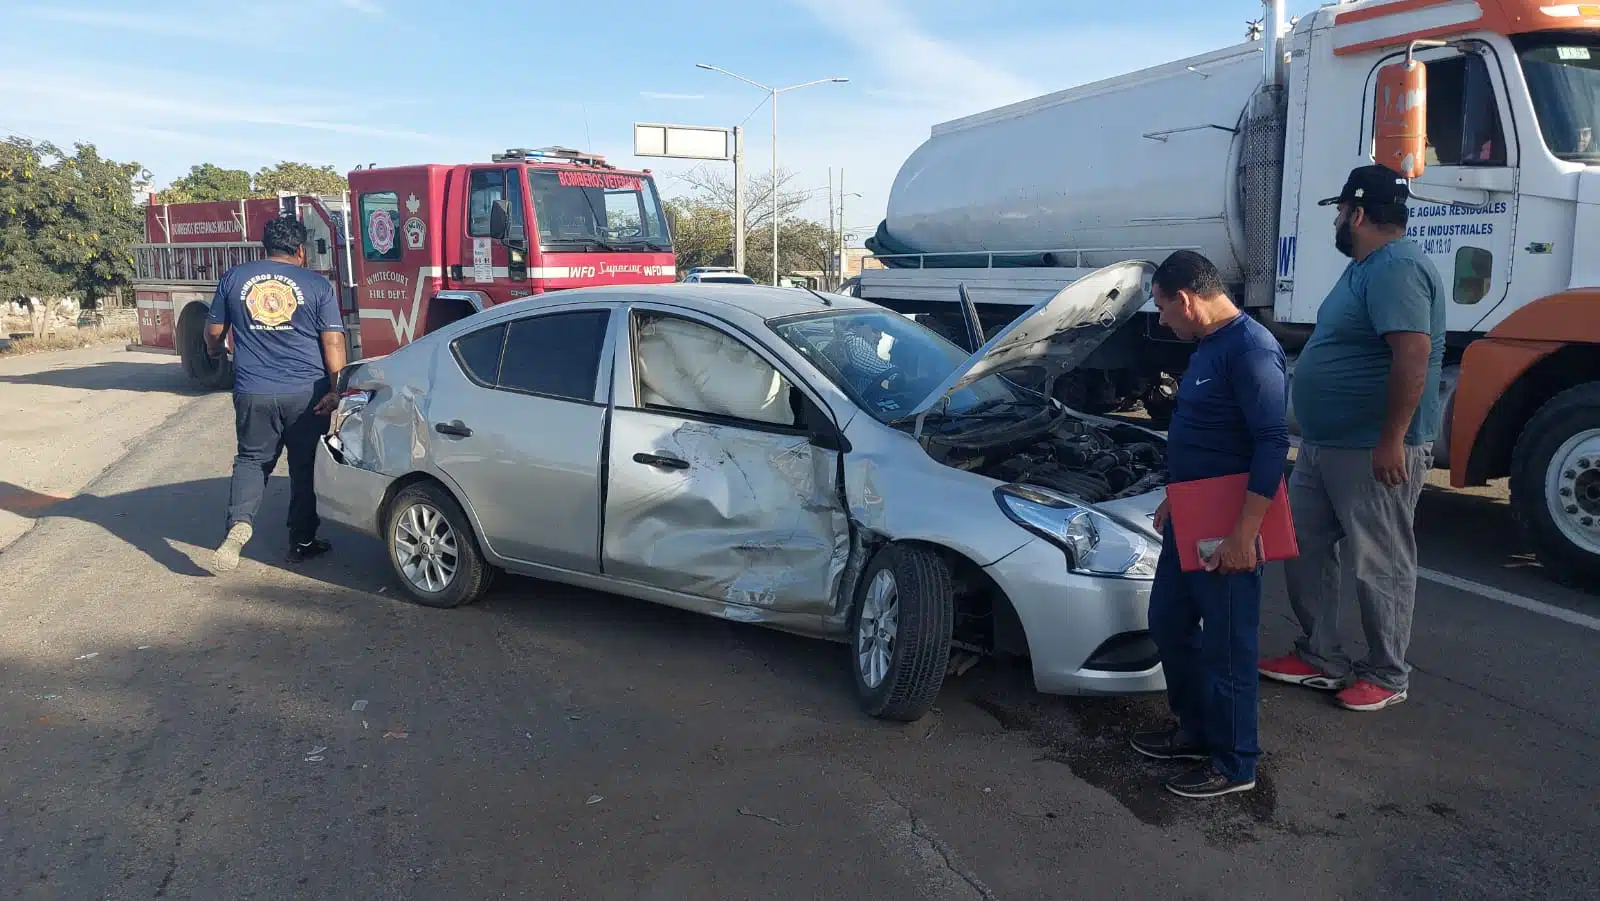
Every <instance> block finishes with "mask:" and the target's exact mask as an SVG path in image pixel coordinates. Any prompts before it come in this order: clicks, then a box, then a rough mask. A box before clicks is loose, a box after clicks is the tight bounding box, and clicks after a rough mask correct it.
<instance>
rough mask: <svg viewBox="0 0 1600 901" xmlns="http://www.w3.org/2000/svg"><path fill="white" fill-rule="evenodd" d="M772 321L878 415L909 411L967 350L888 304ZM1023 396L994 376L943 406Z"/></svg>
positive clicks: (963, 407)
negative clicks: (882, 308) (885, 308)
mask: <svg viewBox="0 0 1600 901" xmlns="http://www.w3.org/2000/svg"><path fill="white" fill-rule="evenodd" d="M772 328H773V331H775V332H777V334H778V337H780V338H782V339H783V340H784V341H786V342H788V343H789V344H790V345H791V346H793V347H794V348H795V349H796V350H798V351H799V352H800V353H802V354H804V355H805V357H806V359H808V360H810V361H811V362H812V363H813V364H815V365H816V367H817V368H818V369H820V370H822V372H823V373H824V374H825V375H827V376H828V378H829V379H830V380H832V381H833V383H834V384H836V385H838V386H839V388H840V389H841V390H842V391H844V393H845V394H847V395H849V397H850V399H851V400H854V401H855V402H856V403H857V404H858V405H859V406H860V407H861V408H862V409H864V410H866V411H867V412H868V413H870V414H872V416H873V418H875V419H877V420H878V421H880V422H893V421H895V420H897V419H903V418H905V417H906V416H907V415H909V414H910V412H911V410H912V409H914V408H915V407H916V406H917V405H918V404H919V403H921V402H922V401H923V399H924V398H926V397H927V396H928V395H929V394H930V393H932V392H933V390H934V389H935V388H938V387H939V385H940V383H942V382H943V381H944V380H945V379H946V378H948V377H949V376H950V373H952V372H954V371H955V369H956V367H958V366H960V365H962V364H963V363H965V362H966V361H967V359H968V358H969V356H970V355H969V354H968V353H967V352H966V351H964V350H962V349H961V348H960V347H957V346H956V345H954V344H952V343H950V342H949V341H946V340H945V339H944V338H941V337H940V336H939V335H937V334H935V333H934V332H932V331H929V330H928V329H927V328H925V327H924V326H922V325H919V324H918V323H916V322H913V321H912V320H910V319H907V318H906V317H904V316H901V315H899V314H898V313H894V312H891V311H889V310H874V309H856V310H841V311H839V312H837V313H822V314H816V315H809V314H808V315H805V316H800V317H790V318H786V319H781V320H776V321H774V322H773V323H772ZM1019 399H1020V395H1019V394H1018V393H1017V392H1016V391H1015V389H1014V388H1013V386H1012V385H1011V383H1010V382H1007V381H1006V380H1005V379H1003V378H1000V377H999V376H989V377H986V378H982V379H979V380H978V381H976V382H974V383H973V384H971V385H969V386H967V387H966V388H963V389H961V390H960V391H957V392H955V393H954V394H952V395H951V396H950V403H949V404H948V406H945V407H941V408H940V410H941V411H942V412H944V413H951V414H958V413H963V412H971V411H975V410H977V409H980V408H989V407H995V406H999V405H1001V404H1005V403H1014V402H1017V401H1018V400H1019Z"/></svg>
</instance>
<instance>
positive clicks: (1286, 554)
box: [1167, 472, 1300, 572]
mask: <svg viewBox="0 0 1600 901" xmlns="http://www.w3.org/2000/svg"><path fill="white" fill-rule="evenodd" d="M1249 481H1250V474H1249V473H1243V472H1241V473H1239V474H1237V475H1231V476H1218V477H1217V478H1214V479H1195V480H1193V481H1189V482H1173V483H1172V484H1170V485H1168V486H1167V511H1168V513H1169V515H1170V516H1171V517H1172V534H1173V537H1175V538H1176V539H1177V542H1178V561H1179V564H1180V566H1181V568H1182V569H1183V571H1184V572H1194V571H1196V570H1200V569H1205V562H1204V561H1203V560H1201V558H1200V542H1202V541H1206V540H1208V539H1209V540H1213V541H1218V540H1221V539H1223V538H1226V537H1227V536H1229V535H1231V534H1233V527H1234V525H1235V524H1236V523H1238V521H1239V511H1240V510H1242V509H1244V495H1245V492H1246V491H1248V490H1249V488H1248V484H1249ZM1257 549H1258V550H1259V551H1260V552H1261V558H1262V562H1266V563H1270V562H1271V561H1274V560H1287V559H1289V558H1291V557H1297V556H1299V555H1300V544H1299V542H1297V541H1296V540H1295V535H1294V517H1293V516H1292V515H1290V512H1289V487H1288V484H1287V482H1286V481H1284V480H1279V482H1278V493H1277V494H1276V495H1274V496H1273V498H1272V503H1271V505H1269V506H1268V507H1267V515H1266V516H1265V517H1264V518H1263V519H1262V520H1261V532H1260V533H1259V545H1258V548H1257Z"/></svg>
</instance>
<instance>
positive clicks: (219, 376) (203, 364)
mask: <svg viewBox="0 0 1600 901" xmlns="http://www.w3.org/2000/svg"><path fill="white" fill-rule="evenodd" d="M178 334H179V335H180V336H181V341H180V345H179V354H180V358H181V359H182V360H183V370H184V371H185V372H187V373H188V374H189V378H192V379H194V380H195V381H196V382H199V383H200V387H202V388H205V389H206V390H208V391H225V390H227V389H229V388H232V387H233V361H232V360H230V359H229V358H228V355H227V354H226V353H224V354H223V355H222V356H221V357H220V358H217V359H212V358H211V356H210V355H209V354H207V353H206V316H205V310H204V308H203V307H197V306H191V307H190V308H189V309H188V310H187V311H186V312H185V313H184V315H183V322H182V323H181V325H180V326H179V328H178Z"/></svg>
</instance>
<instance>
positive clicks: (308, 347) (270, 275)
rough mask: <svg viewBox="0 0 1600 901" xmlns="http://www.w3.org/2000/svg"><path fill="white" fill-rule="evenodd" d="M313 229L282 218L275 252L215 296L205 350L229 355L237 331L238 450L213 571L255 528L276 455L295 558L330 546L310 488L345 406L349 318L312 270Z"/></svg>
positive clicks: (244, 268) (272, 246) (229, 561)
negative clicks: (285, 481) (342, 385)
mask: <svg viewBox="0 0 1600 901" xmlns="http://www.w3.org/2000/svg"><path fill="white" fill-rule="evenodd" d="M305 242H306V227H305V226H304V225H303V224H301V223H300V221H299V220H297V219H293V218H289V217H280V218H277V219H273V220H272V221H270V222H268V223H267V224H266V226H265V228H263V229H262V234H261V243H262V245H263V246H264V248H265V249H266V252H267V258H266V259H265V260H260V261H258V262H254V263H245V264H243V265H240V266H235V267H233V268H232V269H229V270H228V271H227V272H225V273H223V275H222V279H221V281H219V282H218V283H217V292H216V295H215V296H214V297H212V299H211V313H210V316H209V317H208V320H207V325H206V348H207V350H208V351H209V352H210V353H211V354H212V356H221V354H222V351H223V339H224V336H226V335H227V333H228V332H229V331H230V330H231V331H232V332H233V368H234V378H233V422H234V431H235V433H236V435H237V437H238V443H239V449H238V454H237V455H236V456H235V457H234V459H233V483H232V486H231V489H230V492H229V498H228V526H227V528H228V534H227V537H226V538H225V539H224V540H223V542H222V544H221V545H220V546H219V547H218V548H217V550H216V554H215V556H214V558H213V561H212V568H213V570H215V571H217V572H228V571H231V570H233V569H234V568H236V567H237V566H238V565H239V554H240V552H241V551H242V550H243V549H244V546H245V544H246V543H247V542H249V540H250V538H251V536H252V535H253V534H254V532H255V516H256V511H257V510H258V509H259V508H260V507H261V497H262V495H263V494H264V493H265V492H266V486H267V479H268V477H270V476H271V475H272V470H273V469H275V468H276V467H277V465H278V456H279V454H281V453H283V451H284V450H285V449H287V450H288V452H289V559H290V560H291V561H294V562H298V561H300V560H304V559H306V558H309V557H314V556H316V555H318V554H321V553H324V552H326V551H327V550H328V542H327V541H324V540H322V539H320V538H318V537H317V528H318V526H319V525H320V521H319V520H318V517H317V500H316V495H315V494H314V493H313V490H312V483H311V480H312V473H313V466H314V462H315V452H316V446H317V439H318V438H319V436H321V435H322V434H323V433H324V432H326V431H327V428H328V414H329V413H331V412H332V411H333V408H334V406H335V405H336V404H337V403H338V396H337V395H335V394H334V393H333V390H332V385H333V380H334V379H335V378H337V377H338V374H339V370H340V369H343V368H344V364H345V346H344V322H343V320H342V318H341V317H340V314H339V301H338V298H336V297H335V296H334V293H333V286H332V285H330V284H329V283H328V280H327V279H325V278H323V277H322V276H320V275H318V274H317V273H315V272H312V271H311V270H310V269H307V268H305V259H306V254H305Z"/></svg>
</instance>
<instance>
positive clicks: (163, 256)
mask: <svg viewBox="0 0 1600 901" xmlns="http://www.w3.org/2000/svg"><path fill="white" fill-rule="evenodd" d="M266 255H267V254H266V249H265V248H264V247H262V246H261V244H260V243H259V242H243V241H238V242H230V243H218V244H136V245H134V248H133V271H134V278H135V280H136V281H139V282H151V283H158V284H174V285H184V284H216V282H218V281H219V280H220V279H221V278H222V273H224V272H227V271H228V270H229V269H231V268H233V267H234V266H238V265H239V264H241V263H253V262H255V261H256V260H261V259H265V258H266Z"/></svg>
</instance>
